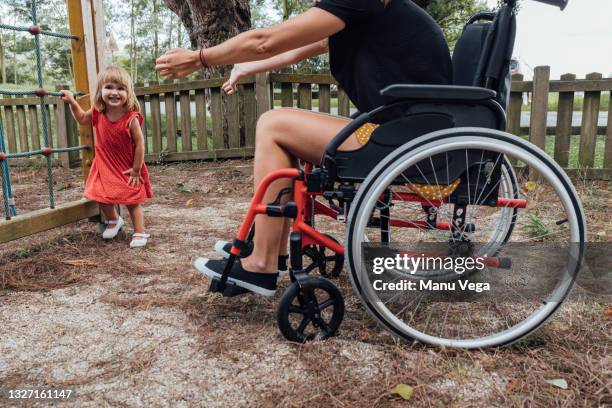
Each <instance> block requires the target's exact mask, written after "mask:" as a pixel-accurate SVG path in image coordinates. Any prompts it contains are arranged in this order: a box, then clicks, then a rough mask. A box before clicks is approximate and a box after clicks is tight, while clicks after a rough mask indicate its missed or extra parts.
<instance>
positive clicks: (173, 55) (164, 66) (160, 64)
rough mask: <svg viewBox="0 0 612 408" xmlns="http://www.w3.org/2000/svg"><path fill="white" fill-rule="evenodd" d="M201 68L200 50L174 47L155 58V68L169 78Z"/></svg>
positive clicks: (181, 75) (180, 76) (182, 75)
mask: <svg viewBox="0 0 612 408" xmlns="http://www.w3.org/2000/svg"><path fill="white" fill-rule="evenodd" d="M200 68H202V63H201V62H200V51H191V50H186V49H184V48H175V49H173V50H170V51H166V53H165V54H164V55H162V56H161V57H159V58H157V59H156V60H155V69H156V70H157V71H158V72H159V74H160V75H163V76H165V77H168V78H169V79H175V78H182V77H185V76H187V75H189V74H191V73H193V72H195V71H197V70H198V69H200Z"/></svg>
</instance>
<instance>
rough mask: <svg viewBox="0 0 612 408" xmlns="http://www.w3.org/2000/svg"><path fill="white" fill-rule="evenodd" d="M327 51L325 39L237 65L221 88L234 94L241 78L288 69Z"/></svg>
mask: <svg viewBox="0 0 612 408" xmlns="http://www.w3.org/2000/svg"><path fill="white" fill-rule="evenodd" d="M327 51H328V47H327V39H325V40H322V41H317V42H316V43H313V44H309V45H306V46H304V47H300V48H297V49H295V50H290V51H287V52H284V53H282V54H278V55H275V56H274V57H270V58H268V59H265V60H261V61H251V62H244V63H242V64H236V65H234V69H232V73H231V74H230V78H229V79H228V80H227V82H225V83H224V84H223V85H222V86H221V88H222V89H223V90H224V91H225V92H226V93H228V94H232V93H234V92H236V85H237V83H238V81H239V80H240V79H241V78H244V77H247V76H250V75H255V74H258V73H260V72H268V71H272V70H274V69H278V68H283V67H286V66H288V65H293V64H297V63H298V62H300V61H302V60H304V59H306V58H310V57H314V56H315V55H320V54H324V53H326V52H327Z"/></svg>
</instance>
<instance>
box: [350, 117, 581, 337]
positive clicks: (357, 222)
mask: <svg viewBox="0 0 612 408" xmlns="http://www.w3.org/2000/svg"><path fill="white" fill-rule="evenodd" d="M511 163H512V164H513V165H511ZM513 167H514V168H517V169H518V171H517V172H516V173H515V172H514V170H513ZM458 169H459V170H458ZM453 174H454V175H453ZM455 176H456V177H457V179H459V180H460V181H458V182H457V183H456V184H455V185H457V184H458V187H456V188H457V189H456V190H455V191H454V192H452V193H448V196H446V197H443V196H442V195H439V196H438V197H436V198H431V197H430V198H426V197H424V196H423V195H420V198H419V199H418V200H415V199H414V196H415V194H414V186H415V185H419V186H423V184H424V183H425V184H426V187H428V188H425V189H422V191H442V189H440V187H439V185H442V184H450V181H451V180H453V179H454V177H455ZM481 177H484V180H483V179H481ZM442 181H443V182H442ZM449 190H450V189H446V191H447V192H448V191H449ZM519 190H520V196H521V198H522V199H524V200H525V201H524V203H526V205H523V206H519V205H518V204H517V202H518V201H521V200H516V198H518V197H519ZM407 197H408V198H410V199H407ZM517 207H521V208H520V209H518V210H517ZM522 207H524V208H522ZM379 208H385V209H386V211H388V213H387V214H385V217H388V218H389V221H387V222H384V223H381V222H372V218H373V214H375V213H376V212H377V211H380V210H377V209H379ZM517 211H518V214H517ZM432 215H433V216H432ZM428 216H432V217H431V219H430V218H427V217H428ZM381 218H382V217H381ZM381 224H384V225H385V226H386V227H387V228H388V231H384V233H381ZM346 234H347V236H346V254H347V255H346V258H347V260H348V266H349V273H350V278H351V282H352V284H353V286H354V288H355V289H356V291H357V293H358V295H359V297H360V298H361V300H362V302H363V303H364V305H365V306H366V308H367V310H368V311H369V312H370V314H372V315H373V316H374V317H375V318H376V320H378V321H379V322H380V323H381V324H382V325H383V326H384V327H385V328H386V329H387V330H389V331H390V332H392V333H394V334H396V335H398V336H400V337H402V338H404V339H408V340H412V341H419V342H423V343H429V344H434V345H439V346H452V347H463V348H481V347H491V346H500V345H506V344H509V343H512V342H514V341H516V340H518V339H520V338H521V337H523V336H525V335H527V334H529V333H531V332H532V331H533V330H535V329H536V328H538V327H539V326H540V325H541V324H542V323H544V322H545V321H546V320H547V319H548V318H549V317H550V316H551V315H552V314H553V313H554V312H555V311H556V310H557V308H558V307H559V306H560V304H561V303H562V302H563V300H564V299H565V297H566V296H567V295H568V293H569V292H570V290H571V288H572V285H573V282H574V279H575V277H576V274H577V273H578V271H579V269H580V266H581V262H582V258H583V253H584V243H585V237H586V226H585V223H584V215H583V211H582V207H581V205H580V202H579V199H578V196H577V194H576V191H575V189H574V187H573V186H572V184H571V181H570V180H569V178H568V177H567V176H566V175H565V173H564V172H563V170H562V169H561V168H560V167H559V166H558V165H557V164H556V163H555V162H554V161H552V160H551V159H550V158H549V157H548V156H547V155H546V154H545V153H544V152H543V151H542V150H541V149H539V148H537V147H535V146H533V145H531V144H530V143H528V142H526V141H524V140H523V139H520V138H518V137H516V136H513V135H510V134H507V133H504V132H500V131H495V130H488V129H478V128H455V129H448V130H443V131H439V132H434V133H430V134H428V135H425V136H422V137H419V138H418V139H415V140H413V141H411V142H409V143H407V144H405V145H403V146H402V147H400V148H398V149H397V150H395V151H394V152H393V153H392V154H391V155H390V156H388V157H387V158H386V159H385V160H383V161H382V162H381V163H379V165H378V166H376V168H374V170H373V171H372V172H371V173H370V174H369V176H368V177H367V178H366V180H365V181H364V182H363V183H362V184H361V186H360V188H359V191H358V193H357V196H356V197H355V200H354V201H353V204H352V207H351V213H350V215H349V222H348V225H347V232H346ZM432 248H433V249H432ZM376 251H379V252H376ZM372 254H374V255H376V254H378V255H381V256H382V257H387V258H388V257H392V256H397V255H398V254H404V255H405V254H409V255H410V256H413V257H419V256H420V257H423V259H424V258H425V257H430V258H433V259H434V262H433V265H434V266H433V267H429V266H428V267H423V268H421V269H419V270H415V269H413V270H411V271H408V270H407V269H402V268H401V267H398V266H397V265H396V266H393V267H391V268H387V269H385V271H384V273H382V274H379V273H381V272H380V271H378V273H373V270H372V265H373V264H372V259H371V257H372V256H373V255H372ZM419 254H420V255H419ZM426 254H427V255H426ZM436 257H437V258H445V259H447V258H448V257H451V258H453V259H456V258H457V257H464V258H472V259H475V258H479V259H483V260H486V261H491V262H484V264H485V267H484V268H483V269H478V270H477V271H476V272H477V273H475V272H474V271H475V269H474V268H468V269H465V268H463V271H461V272H460V273H459V272H457V270H456V268H454V269H453V268H447V267H446V266H445V267H441V266H440V264H436V263H435V259H436ZM398 265H399V264H398ZM435 265H437V266H435ZM453 274H454V281H453V280H449V276H451V275H453ZM468 280H469V281H470V282H471V283H474V284H476V283H480V284H481V285H480V287H481V288H482V287H483V285H482V284H484V283H488V284H489V286H490V287H491V288H492V289H491V291H490V293H476V292H474V293H472V292H470V291H466V290H463V291H461V290H459V285H458V283H459V282H466V281H468ZM410 282H413V283H412V284H411V283H410ZM525 282H527V284H526V285H525ZM381 283H391V284H395V286H392V285H391V286H389V285H387V286H381ZM398 283H399V285H398ZM518 283H520V284H518ZM402 285H403V286H402ZM409 285H414V286H413V287H410V286H409ZM444 285H446V286H444ZM451 285H454V286H451ZM415 287H416V288H417V290H415V289H414V288H415ZM398 288H399V289H398ZM419 288H421V289H423V290H418V289H419ZM483 291H484V290H483ZM487 295H488V296H487Z"/></svg>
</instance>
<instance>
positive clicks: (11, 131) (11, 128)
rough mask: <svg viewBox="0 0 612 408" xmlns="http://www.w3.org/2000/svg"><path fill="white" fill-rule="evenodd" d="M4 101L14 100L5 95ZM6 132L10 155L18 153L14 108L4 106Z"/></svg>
mask: <svg viewBox="0 0 612 408" xmlns="http://www.w3.org/2000/svg"><path fill="white" fill-rule="evenodd" d="M3 99H12V98H11V96H10V95H4V98H3ZM4 131H5V132H6V138H7V142H8V143H7V146H6V147H7V148H8V151H9V152H10V153H17V138H16V136H15V118H14V116H13V106H12V105H5V106H4Z"/></svg>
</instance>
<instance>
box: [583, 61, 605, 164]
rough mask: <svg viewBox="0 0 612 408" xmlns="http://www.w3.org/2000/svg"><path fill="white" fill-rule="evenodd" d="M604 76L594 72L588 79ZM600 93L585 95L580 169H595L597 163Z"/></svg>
mask: <svg viewBox="0 0 612 408" xmlns="http://www.w3.org/2000/svg"><path fill="white" fill-rule="evenodd" d="M601 78H602V75H601V74H599V73H597V72H593V73H591V74H588V75H587V76H586V79H590V80H597V79H601ZM600 97H601V92H600V91H589V92H585V93H584V104H583V107H582V125H581V126H580V151H579V152H578V164H579V165H580V167H593V164H594V163H595V143H596V141H597V120H598V119H599V98H600Z"/></svg>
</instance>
